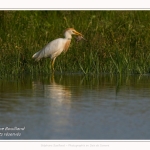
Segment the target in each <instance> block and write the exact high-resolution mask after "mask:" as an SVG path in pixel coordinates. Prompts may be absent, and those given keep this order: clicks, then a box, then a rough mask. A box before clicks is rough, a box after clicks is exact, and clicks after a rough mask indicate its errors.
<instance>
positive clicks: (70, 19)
mask: <svg viewBox="0 0 150 150" xmlns="http://www.w3.org/2000/svg"><path fill="white" fill-rule="evenodd" d="M149 19H150V11H81V10H80V11H27V10H26V11H0V75H18V74H22V73H32V74H36V73H50V72H51V70H50V67H49V66H50V59H49V58H47V59H42V60H41V61H40V62H35V61H34V60H33V59H32V55H33V54H34V53H35V52H37V51H39V50H40V49H41V48H43V47H44V46H45V45H46V44H47V43H49V42H50V41H51V40H53V39H56V38H59V37H63V31H64V30H65V29H66V28H68V27H73V28H75V29H76V30H77V31H79V32H81V33H82V34H83V35H84V37H85V38H86V39H87V42H85V41H80V42H78V43H77V42H76V41H75V40H74V39H73V40H72V42H71V46H70V48H69V50H68V52H67V53H66V54H65V55H64V54H61V55H60V56H59V57H58V58H57V59H56V62H55V70H56V71H57V72H61V73H63V72H70V73H72V72H74V73H80V72H82V73H84V74H89V73H92V74H100V73H123V74H145V73H150V22H149Z"/></svg>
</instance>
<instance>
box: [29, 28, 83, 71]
mask: <svg viewBox="0 0 150 150" xmlns="http://www.w3.org/2000/svg"><path fill="white" fill-rule="evenodd" d="M72 35H78V36H79V37H80V39H84V38H83V36H82V34H81V33H79V32H77V31H76V30H75V29H73V28H68V29H66V30H65V33H64V37H65V38H58V39H55V40H53V41H51V42H50V43H48V44H47V45H46V46H45V47H44V48H43V49H41V50H40V51H38V52H36V53H35V54H34V55H33V56H32V58H33V59H35V60H36V61H39V60H40V59H41V58H46V57H49V58H51V60H52V62H51V67H52V69H53V70H54V62H55V59H56V57H57V56H59V55H60V54H61V53H62V52H67V50H68V48H69V45H70V42H71V39H72Z"/></svg>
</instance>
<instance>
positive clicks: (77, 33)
mask: <svg viewBox="0 0 150 150" xmlns="http://www.w3.org/2000/svg"><path fill="white" fill-rule="evenodd" d="M74 34H75V35H80V36H82V34H81V33H79V32H77V31H74Z"/></svg>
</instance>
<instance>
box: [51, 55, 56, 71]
mask: <svg viewBox="0 0 150 150" xmlns="http://www.w3.org/2000/svg"><path fill="white" fill-rule="evenodd" d="M55 59H56V57H55V58H53V59H52V64H51V67H52V69H53V71H54V63H55Z"/></svg>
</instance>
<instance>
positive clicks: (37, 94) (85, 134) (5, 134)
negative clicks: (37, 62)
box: [0, 74, 150, 140]
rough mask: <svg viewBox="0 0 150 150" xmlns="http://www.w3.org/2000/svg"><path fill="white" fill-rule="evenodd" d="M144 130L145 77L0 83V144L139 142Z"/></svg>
mask: <svg viewBox="0 0 150 150" xmlns="http://www.w3.org/2000/svg"><path fill="white" fill-rule="evenodd" d="M10 128H11V129H10ZM18 128H19V129H20V130H19V129H18ZM21 129H22V130H21ZM149 129H150V76H149V75H143V76H138V75H136V76H134V75H130V76H118V75H113V76H112V75H99V76H92V75H91V76H83V75H69V74H68V75H67V74H65V75H57V74H56V75H54V76H52V75H40V76H36V77H33V76H30V75H29V76H24V77H22V78H19V79H3V80H2V79H1V80H0V139H29V140H30V139H48V140H52V139H54V140H55V139H58V140H74V139H79V140H80V139H82V140H83V139H89V140H94V139H97V140H102V139H103V140H104V139H106V140H109V139H110V140H121V139H123V140H130V139H140V140H143V139H150V132H149Z"/></svg>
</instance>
